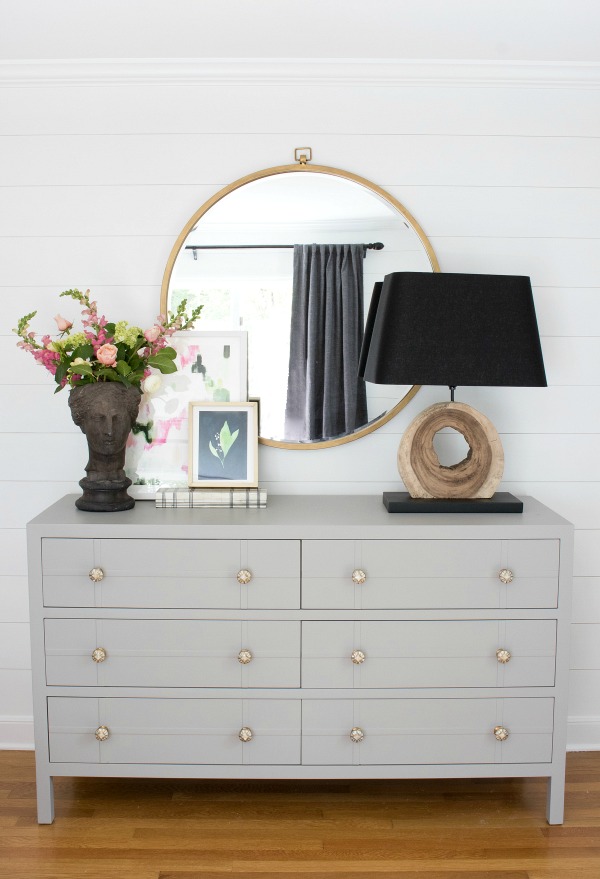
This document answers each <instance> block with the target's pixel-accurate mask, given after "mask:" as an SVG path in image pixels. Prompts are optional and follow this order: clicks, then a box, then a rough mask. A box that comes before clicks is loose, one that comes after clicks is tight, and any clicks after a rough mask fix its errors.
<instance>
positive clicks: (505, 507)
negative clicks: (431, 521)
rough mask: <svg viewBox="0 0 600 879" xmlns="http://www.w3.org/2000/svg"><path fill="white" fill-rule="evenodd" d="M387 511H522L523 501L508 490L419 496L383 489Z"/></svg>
mask: <svg viewBox="0 0 600 879" xmlns="http://www.w3.org/2000/svg"><path fill="white" fill-rule="evenodd" d="M383 503H384V506H385V508H386V510H387V511H388V513H522V512H523V501H520V500H519V498H516V497H515V496H514V495H513V494H510V493H509V492H508V491H497V492H496V494H495V495H494V496H493V497H490V498H480V497H477V498H419V497H411V496H410V495H409V494H408V492H407V491H384V492H383Z"/></svg>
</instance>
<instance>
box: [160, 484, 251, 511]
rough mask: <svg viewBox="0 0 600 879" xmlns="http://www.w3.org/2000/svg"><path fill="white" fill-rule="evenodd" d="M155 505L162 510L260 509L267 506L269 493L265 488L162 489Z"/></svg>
mask: <svg viewBox="0 0 600 879" xmlns="http://www.w3.org/2000/svg"><path fill="white" fill-rule="evenodd" d="M155 503H156V506H157V507H159V508H161V509H173V508H174V507H187V508H188V509H190V508H192V507H228V508H229V509H238V508H240V509H242V508H244V509H259V508H260V507H266V506H267V492H266V490H265V489H263V488H184V489H181V488H178V489H172V488H171V489H169V488H160V489H158V491H157V492H156V501H155Z"/></svg>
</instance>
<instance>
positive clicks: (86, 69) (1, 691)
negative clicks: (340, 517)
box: [0, 61, 600, 747]
mask: <svg viewBox="0 0 600 879" xmlns="http://www.w3.org/2000/svg"><path fill="white" fill-rule="evenodd" d="M113 80H116V81H113ZM599 85H600V78H599V77H598V75H597V70H596V69H595V68H593V67H592V66H585V65H583V66H580V67H571V68H568V69H566V68H563V67H556V66H553V65H552V64H550V63H548V64H546V65H544V66H543V67H541V68H540V67H536V66H535V65H534V66H530V67H527V66H524V65H518V64H514V65H511V64H508V65H504V66H503V65H500V64H498V65H495V66H494V67H493V68H486V67H484V66H477V65H475V66H469V65H467V66H464V67H461V66H460V65H446V66H442V67H440V66H439V65H437V66H432V65H429V66H428V65H427V64H423V65H420V66H419V68H418V70H417V69H416V68H415V67H410V66H406V65H403V64H401V63H399V64H394V63H391V62H390V63H387V64H385V65H380V66H379V67H377V68H375V67H369V66H368V65H365V64H364V63H359V62H357V63H356V64H355V65H353V64H352V63H351V62H348V61H340V62H339V63H337V64H332V63H330V64H329V65H326V66H324V65H318V64H317V65H314V64H313V65H311V64H309V63H306V64H304V65H303V64H301V63H299V64H295V65H293V66H292V67H288V66H286V65H284V64H282V63H280V62H273V63H272V64H271V65H269V64H268V63H266V64H262V65H260V67H257V65H256V64H254V65H253V64H252V63H250V62H248V63H247V65H246V66H245V67H244V66H243V65H242V66H241V67H240V62H239V61H238V62H237V63H236V65H235V69H233V67H232V66H228V65H227V63H225V62H219V63H218V64H217V63H216V62H215V64H214V65H212V66H211V64H209V63H208V62H204V63H202V64H197V65H194V64H190V65H188V66H186V67H185V71H184V73H182V70H181V65H179V66H178V67H177V69H176V70H174V69H173V68H172V67H170V66H169V65H168V64H166V63H165V62H159V61H157V62H151V61H149V62H145V63H144V64H143V65H141V66H140V65H133V64H129V65H128V64H127V63H126V62H119V63H117V62H115V63H114V64H113V65H111V64H110V63H106V64H102V65H99V64H98V63H94V62H90V63H89V64H85V63H79V64H75V65H70V66H65V65H64V64H54V63H52V62H49V63H47V64H44V63H38V64H35V65H19V64H15V65H13V66H11V65H10V64H6V65H4V66H2V67H1V68H0V86H1V87H0V125H1V129H0V135H1V136H0V151H1V157H0V203H1V209H0V295H1V301H2V309H1V319H0V367H1V368H0V411H2V412H3V413H4V418H3V420H2V422H1V424H0V431H1V432H2V455H0V486H1V491H2V502H1V504H0V747H28V746H29V745H30V743H31V741H32V732H31V704H30V697H29V689H30V675H29V653H28V650H29V646H28V624H27V600H26V561H25V532H24V526H25V523H26V521H27V520H28V519H29V518H31V517H32V516H34V515H35V514H36V513H38V512H39V511H40V510H41V509H42V508H43V507H44V506H46V505H47V504H48V503H50V502H52V501H54V500H55V499H57V498H58V497H60V496H61V495H63V494H64V493H65V492H72V491H76V490H77V480H78V479H79V478H80V477H81V475H82V473H83V470H82V468H83V465H84V463H85V441H84V438H83V436H82V435H81V434H80V433H79V432H78V430H77V429H76V428H75V427H74V426H73V424H72V422H71V420H70V417H69V413H68V407H67V399H66V395H58V396H57V397H53V395H52V391H53V385H52V383H51V382H50V380H49V378H47V377H46V374H45V373H44V372H43V370H42V369H40V368H39V367H37V366H35V365H34V363H33V361H31V360H30V359H29V358H28V357H26V356H25V355H24V354H23V353H22V352H19V351H17V349H16V348H15V347H14V344H15V339H14V338H13V337H11V335H10V329H11V328H12V327H14V326H15V325H16V321H17V318H18V317H19V316H21V315H22V314H25V313H26V312H28V311H31V310H33V309H35V308H37V309H38V310H39V315H38V318H37V319H36V321H35V322H34V323H35V327H36V328H38V329H40V330H41V331H43V332H45V331H48V330H49V329H50V321H51V317H52V315H54V314H55V313H56V312H57V311H58V310H60V311H61V312H62V313H67V312H68V313H69V314H70V313H71V311H70V310H69V308H68V306H67V305H66V304H65V303H64V302H61V303H60V304H59V302H58V300H57V298H56V296H57V294H58V293H59V292H60V291H62V290H64V289H67V288H69V287H73V286H78V287H80V288H83V289H85V288H86V287H90V288H91V289H92V291H93V293H94V296H95V297H96V298H97V299H98V300H99V302H100V305H101V308H102V310H104V311H106V313H107V314H109V315H111V316H116V317H118V318H121V317H124V318H127V319H129V320H130V321H131V322H134V323H140V324H142V325H147V324H149V323H150V322H151V321H152V319H153V317H154V316H155V314H156V313H157V312H158V303H159V291H160V283H161V279H162V273H163V269H164V266H165V263H166V260H167V257H168V255H169V252H170V250H171V247H172V245H173V243H174V241H175V238H176V237H177V235H178V234H179V232H180V230H181V228H182V227H183V225H184V223H185V222H186V221H187V220H188V218H189V217H190V216H191V214H192V213H193V212H194V211H195V210H196V208H197V207H198V206H199V205H200V204H201V203H202V202H203V201H204V200H205V199H206V198H207V197H208V196H209V195H210V194H212V193H213V192H215V191H216V190H218V189H219V188H221V187H222V186H224V185H225V184H227V183H230V182H231V181H233V180H235V179H237V178H238V177H241V176H243V175H245V174H247V173H250V172H252V171H254V170H257V169H259V168H265V167H269V166H271V165H278V164H285V163H287V162H291V161H293V150H294V147H297V146H305V145H310V146H311V147H312V149H313V156H314V160H315V161H316V162H318V163H320V164H324V165H332V166H336V167H340V168H344V169H346V170H348V171H352V172H355V173H357V174H359V175H361V176H364V177H367V178H369V179H371V180H373V181H374V182H375V183H377V184H379V185H380V186H382V187H384V188H385V189H387V190H388V191H389V192H391V193H392V194H393V195H394V196H396V197H397V198H398V199H399V200H400V201H401V202H402V203H404V204H405V205H406V207H407V208H408V209H409V210H410V211H411V213H412V214H413V215H414V216H415V217H416V219H417V220H418V221H419V223H420V224H421V225H422V227H423V228H424V230H425V232H426V234H427V235H428V236H429V237H430V239H431V241H432V244H433V247H434V249H435V251H436V254H437V256H438V259H439V262H440V265H441V269H442V271H462V272H489V273H495V272H497V273H500V274H502V273H505V274H527V275H530V276H531V278H532V282H533V285H534V293H535V299H536V305H537V309H538V318H539V323H540V328H541V333H542V345H543V350H544V355H545V359H546V366H547V373H548V379H549V385H550V386H549V388H548V389H461V391H460V398H461V399H463V400H465V401H466V402H470V403H472V404H473V405H475V406H476V407H477V408H479V409H481V410H482V411H484V412H485V413H486V414H487V415H488V416H489V417H490V418H491V419H492V421H493V422H494V424H495V425H496V427H497V428H498V430H499V432H500V434H501V437H502V441H503V443H504V447H505V453H506V471H505V482H504V483H503V486H502V487H503V488H505V489H507V490H510V491H513V492H515V493H518V494H532V495H535V496H537V497H538V498H539V499H540V500H541V501H543V502H544V503H547V504H548V505H549V506H551V507H553V508H554V509H555V510H556V511H557V512H559V513H561V514H562V515H564V516H565V517H567V518H569V519H570V520H571V521H573V522H574V523H575V527H576V529H577V531H576V556H575V573H576V585H575V605H574V619H575V625H574V627H573V629H574V631H573V634H574V648H573V658H572V668H573V674H572V698H571V708H570V713H571V730H570V742H571V746H573V747H600V646H599V645H600V541H599V540H598V536H599V534H600V504H598V482H599V480H600V473H599V471H600V464H599V463H598V462H599V455H598V438H599V435H600V406H599V405H598V403H599V402H600V400H599V397H600V395H599V385H600V331H599V321H600V301H599V291H600V287H599V285H600V282H599V280H598V279H599V278H600V248H599V246H598V238H599V237H600V209H599V208H600V161H598V159H599V157H600V155H599V150H598V144H599V140H598V138H599V136H600V113H599V109H600V90H599V88H598V87H599ZM439 398H440V397H439V390H438V389H432V388H430V389H426V390H423V391H421V393H420V394H419V395H418V396H417V398H416V400H415V401H414V402H412V403H411V404H410V405H409V406H408V408H407V410H406V411H404V412H402V413H401V414H400V415H399V416H398V417H397V418H396V419H395V420H394V421H393V422H392V423H390V424H388V425H386V426H385V427H384V428H383V429H381V430H380V431H378V432H377V433H375V434H374V435H372V436H370V437H367V438H365V439H363V440H360V441H358V442H356V443H352V444H349V445H346V446H342V447H340V448H337V449H331V450H326V451H318V452H311V451H304V452H287V451H282V450H277V449H270V448H265V447H261V454H260V469H261V483H262V484H264V485H265V486H266V487H267V488H268V490H269V491H270V492H271V493H282V492H297V493H318V492H325V493H331V492H342V493H365V494H366V493H379V492H381V491H382V490H384V489H391V488H394V487H397V484H398V480H397V474H396V469H395V458H396V449H397V446H398V442H399V439H400V436H401V434H402V431H403V430H404V428H405V426H406V425H407V423H408V422H409V420H411V419H412V418H413V417H414V416H415V415H416V414H417V412H418V411H420V410H421V409H422V408H424V407H425V406H426V405H427V404H429V403H432V402H435V401H436V400H438V399H439Z"/></svg>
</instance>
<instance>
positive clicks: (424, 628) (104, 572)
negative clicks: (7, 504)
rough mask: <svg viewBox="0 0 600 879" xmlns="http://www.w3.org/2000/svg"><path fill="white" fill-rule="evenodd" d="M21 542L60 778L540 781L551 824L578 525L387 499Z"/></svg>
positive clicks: (162, 520) (38, 735) (48, 798)
mask: <svg viewBox="0 0 600 879" xmlns="http://www.w3.org/2000/svg"><path fill="white" fill-rule="evenodd" d="M74 500H75V497H74V496H69V497H66V498H63V500H61V501H59V502H58V503H56V504H54V505H53V506H52V507H50V508H49V509H47V510H46V511H45V512H44V513H42V514H41V515H40V516H38V517H37V518H36V519H34V520H33V521H32V522H30V523H29V525H28V529H27V530H28V552H29V572H30V573H29V576H30V599H31V629H32V661H33V682H34V711H35V741H36V766H37V787H38V810H39V811H38V818H39V821H40V823H49V822H51V821H52V820H53V796H52V777H53V776H55V775H57V776H115V777H117V776H118V777H127V776H151V777H157V778H170V777H186V778H313V779H314V778H432V777H433V778H435V777H445V778H448V777H457V778H462V777H464V778H467V777H469V778H481V777H486V776H497V777H509V776H543V777H547V778H548V784H549V786H548V811H547V818H548V821H549V822H550V823H551V824H560V823H561V822H562V820H563V803H564V769H565V740H566V712H567V684H568V653H569V648H568V641H569V613H570V591H571V570H572V544H573V530H572V527H571V525H570V524H569V523H568V522H566V521H565V520H564V519H562V518H561V517H559V516H557V515H556V514H555V513H553V512H552V511H550V510H548V509H547V508H546V507H544V506H543V505H542V504H540V503H538V502H537V501H535V500H533V499H532V498H526V499H525V511H524V513H523V514H522V515H518V514H505V515H492V514H484V515H471V514H456V515H429V514H427V515H402V514H389V513H387V511H386V510H385V508H384V507H383V504H382V502H381V498H380V497H330V496H321V497H315V496H299V497H276V496H275V497H271V498H270V500H269V507H268V508H267V509H262V510H214V509H213V510H199V509H195V510H188V509H175V510H162V509H156V508H155V507H154V505H153V504H151V503H149V502H141V503H138V504H137V505H136V507H135V509H133V510H130V511H128V512H125V513H114V514H108V513H84V512H80V511H79V510H77V509H76V508H75V506H74Z"/></svg>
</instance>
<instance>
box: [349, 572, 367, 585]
mask: <svg viewBox="0 0 600 879" xmlns="http://www.w3.org/2000/svg"><path fill="white" fill-rule="evenodd" d="M366 579H367V575H366V574H365V572H364V571H361V570H360V568H356V570H355V571H352V582H353V583H356V585H357V586H362V584H363V583H364V582H365V580H366Z"/></svg>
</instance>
